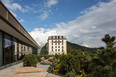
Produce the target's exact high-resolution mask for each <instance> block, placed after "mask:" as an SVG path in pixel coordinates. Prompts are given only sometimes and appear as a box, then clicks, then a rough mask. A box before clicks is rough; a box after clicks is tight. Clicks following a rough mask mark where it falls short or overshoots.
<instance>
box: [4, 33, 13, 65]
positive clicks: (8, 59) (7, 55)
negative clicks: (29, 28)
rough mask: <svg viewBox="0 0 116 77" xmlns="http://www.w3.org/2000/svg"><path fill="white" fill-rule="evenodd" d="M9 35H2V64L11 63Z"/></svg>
mask: <svg viewBox="0 0 116 77" xmlns="http://www.w3.org/2000/svg"><path fill="white" fill-rule="evenodd" d="M11 48H12V46H11V37H10V36H9V35H6V34H5V35H4V65H6V64H9V63H11Z"/></svg>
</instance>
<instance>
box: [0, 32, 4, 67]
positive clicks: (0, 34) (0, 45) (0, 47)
mask: <svg viewBox="0 0 116 77" xmlns="http://www.w3.org/2000/svg"><path fill="white" fill-rule="evenodd" d="M2 54H3V53H2V33H1V32H0V66H1V65H2V64H3V61H2V59H3V58H2V57H3V56H2Z"/></svg>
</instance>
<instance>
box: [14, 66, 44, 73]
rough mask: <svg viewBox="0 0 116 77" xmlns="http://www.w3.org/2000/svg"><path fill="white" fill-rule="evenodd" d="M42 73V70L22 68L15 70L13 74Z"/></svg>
mask: <svg viewBox="0 0 116 77" xmlns="http://www.w3.org/2000/svg"><path fill="white" fill-rule="evenodd" d="M42 71H44V70H43V69H40V68H36V67H22V68H19V69H17V70H15V73H27V72H42Z"/></svg>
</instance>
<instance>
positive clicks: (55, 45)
mask: <svg viewBox="0 0 116 77" xmlns="http://www.w3.org/2000/svg"><path fill="white" fill-rule="evenodd" d="M47 51H48V55H55V54H63V53H64V54H67V40H66V37H65V36H49V37H48V43H47Z"/></svg>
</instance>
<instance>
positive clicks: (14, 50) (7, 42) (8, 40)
mask: <svg viewBox="0 0 116 77" xmlns="http://www.w3.org/2000/svg"><path fill="white" fill-rule="evenodd" d="M27 54H37V48H34V47H32V46H30V45H27V44H25V43H24V42H22V41H20V40H18V39H17V38H15V37H13V36H10V35H9V34H6V33H5V32H1V31H0V66H2V65H7V64H10V63H13V62H16V61H19V60H22V59H23V57H24V55H27Z"/></svg>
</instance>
